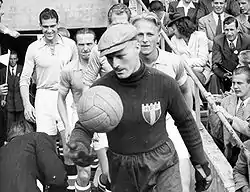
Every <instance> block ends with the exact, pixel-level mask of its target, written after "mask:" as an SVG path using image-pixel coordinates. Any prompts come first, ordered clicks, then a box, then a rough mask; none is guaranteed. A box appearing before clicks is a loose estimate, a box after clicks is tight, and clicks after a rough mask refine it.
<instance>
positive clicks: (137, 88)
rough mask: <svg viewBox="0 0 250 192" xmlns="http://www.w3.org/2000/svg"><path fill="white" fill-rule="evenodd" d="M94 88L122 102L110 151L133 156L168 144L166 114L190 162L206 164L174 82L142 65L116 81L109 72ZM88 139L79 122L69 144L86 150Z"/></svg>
mask: <svg viewBox="0 0 250 192" xmlns="http://www.w3.org/2000/svg"><path fill="white" fill-rule="evenodd" d="M97 85H103V86H107V87H110V88H112V89H113V90H115V91H116V92H117V93H118V94H119V96H120V97H121V100H122V102H123V107H124V113H123V116H122V119H121V121H120V123H119V124H118V126H117V127H116V128H114V129H113V130H112V131H110V132H109V133H107V136H108V141H109V148H110V150H112V151H113V152H115V153H118V154H126V155H132V154H139V153H143V152H148V151H151V150H153V149H154V148H156V147H158V146H160V145H162V144H163V143H164V142H166V141H168V140H169V138H168V134H167V132H166V128H165V125H166V124H165V122H166V114H167V112H168V113H169V114H170V115H171V116H172V117H173V119H174V121H175V125H176V126H177V128H178V130H179V131H180V134H181V136H182V138H183V140H184V142H185V144H186V146H187V148H188V150H189V153H190V155H191V161H192V162H193V163H194V164H204V163H206V159H205V156H204V152H203V146H202V141H201V137H200V133H199V130H198V128H197V125H196V123H195V121H194V119H193V117H192V114H191V112H190V110H189V109H188V107H187V105H186V103H185V100H184V98H183V96H182V94H181V92H180V90H179V87H178V85H177V83H176V82H175V80H174V79H172V78H171V77H169V76H167V75H166V74H164V73H162V72H160V71H158V70H156V69H153V68H148V67H146V66H145V65H144V64H142V65H141V67H140V69H139V70H138V71H137V72H135V73H133V74H132V75H131V76H130V77H128V78H126V79H119V78H118V77H117V76H116V74H115V72H114V71H112V72H110V73H108V74H107V75H105V76H104V77H102V78H101V79H99V80H98V81H96V82H95V83H94V84H93V86H97ZM91 136H92V133H91V132H89V131H88V130H86V128H84V127H82V126H81V124H80V122H78V123H77V124H76V127H75V129H74V130H73V132H72V136H71V140H72V141H80V142H83V143H85V145H86V146H88V145H89V143H90V138H91Z"/></svg>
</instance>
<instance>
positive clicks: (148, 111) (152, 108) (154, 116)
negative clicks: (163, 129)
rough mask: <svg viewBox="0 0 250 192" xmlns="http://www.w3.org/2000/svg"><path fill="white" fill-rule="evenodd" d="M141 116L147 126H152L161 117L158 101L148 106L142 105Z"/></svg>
mask: <svg viewBox="0 0 250 192" xmlns="http://www.w3.org/2000/svg"><path fill="white" fill-rule="evenodd" d="M141 108H142V116H143V118H144V120H145V121H146V122H147V123H148V124H149V125H151V126H152V125H154V124H155V123H156V122H157V121H158V119H159V118H160V116H161V103H160V101H158V102H155V103H150V104H142V107H141Z"/></svg>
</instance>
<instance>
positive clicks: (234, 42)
mask: <svg viewBox="0 0 250 192" xmlns="http://www.w3.org/2000/svg"><path fill="white" fill-rule="evenodd" d="M237 40H238V35H237V37H236V38H235V40H233V44H234V47H235V48H236V45H237ZM227 43H228V46H229V47H230V43H231V41H229V40H228V39H227Z"/></svg>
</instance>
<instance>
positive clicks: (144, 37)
mask: <svg viewBox="0 0 250 192" xmlns="http://www.w3.org/2000/svg"><path fill="white" fill-rule="evenodd" d="M142 40H143V42H147V41H148V37H147V35H146V34H144V35H143V39H142Z"/></svg>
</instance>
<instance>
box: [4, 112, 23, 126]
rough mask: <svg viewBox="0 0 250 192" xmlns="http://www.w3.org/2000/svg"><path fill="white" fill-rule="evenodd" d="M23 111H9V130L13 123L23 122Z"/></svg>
mask: <svg viewBox="0 0 250 192" xmlns="http://www.w3.org/2000/svg"><path fill="white" fill-rule="evenodd" d="M23 119H24V113H23V111H7V128H8V129H9V128H10V126H11V125H12V123H14V122H17V121H20V120H23Z"/></svg>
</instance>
